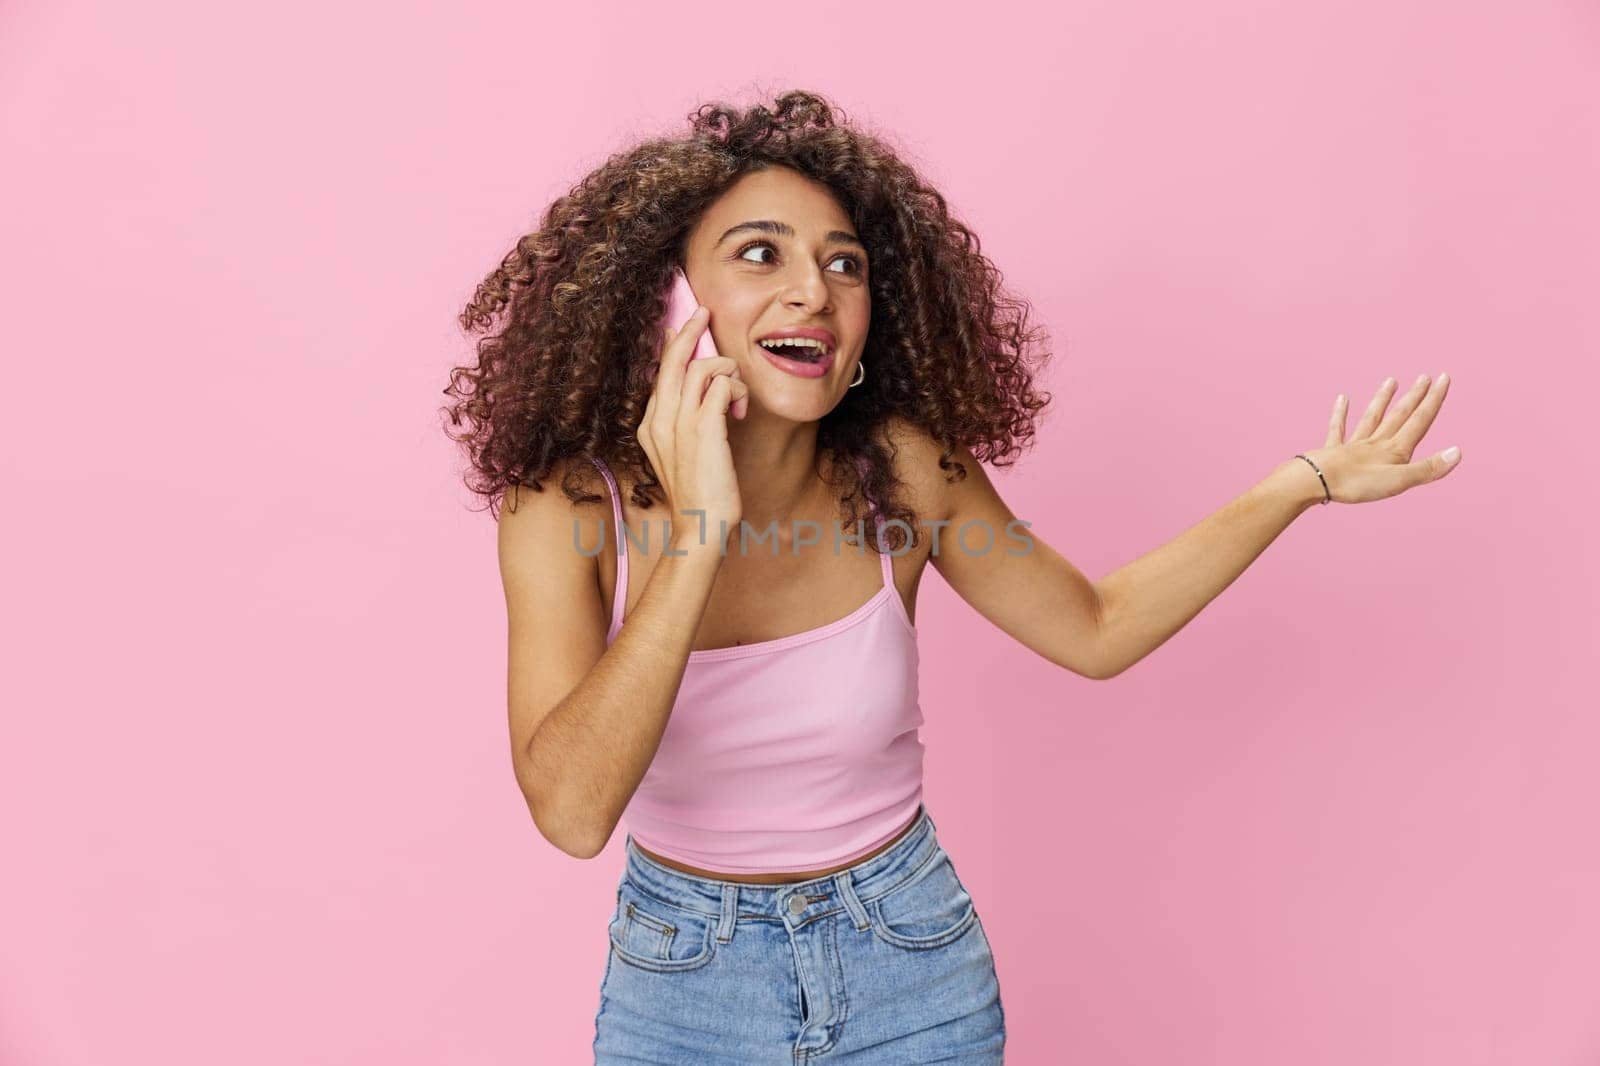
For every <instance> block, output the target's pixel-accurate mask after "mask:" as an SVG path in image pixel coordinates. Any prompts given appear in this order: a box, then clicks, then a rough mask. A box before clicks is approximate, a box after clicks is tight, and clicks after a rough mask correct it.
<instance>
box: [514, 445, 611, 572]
mask: <svg viewBox="0 0 1600 1066" xmlns="http://www.w3.org/2000/svg"><path fill="white" fill-rule="evenodd" d="M569 475H570V478H571V480H572V481H573V482H574V484H575V485H576V486H577V488H578V489H579V490H580V491H581V492H582V493H584V494H587V495H594V496H596V497H597V498H596V499H592V500H587V501H576V502H575V501H573V500H572V499H570V498H569V497H568V496H567V494H566V491H565V489H564V488H563V484H564V483H565V481H567V480H568V478H569ZM610 515H611V505H610V500H609V490H608V489H607V487H606V483H605V480H604V478H602V476H601V474H600V471H599V470H598V469H597V468H596V467H595V465H594V464H593V463H591V462H590V461H589V460H588V459H585V458H583V457H581V456H577V457H572V458H568V459H561V460H557V461H556V463H555V464H554V465H553V466H552V467H551V469H550V472H549V473H548V474H547V475H546V476H545V477H543V478H540V479H539V487H538V488H537V489H536V488H534V487H533V486H532V485H513V486H512V487H511V488H509V489H507V490H506V492H505V496H504V498H503V499H502V501H501V504H500V516H499V523H500V528H499V547H500V562H501V566H502V570H503V571H504V570H506V568H510V569H511V570H512V571H516V572H520V573H522V574H523V575H524V576H531V574H529V573H528V571H529V570H533V571H535V572H542V573H541V576H544V577H548V576H549V571H550V570H551V569H566V570H569V571H570V570H576V571H584V570H588V571H590V572H592V571H593V570H594V554H593V553H594V552H595V547H596V543H597V541H598V538H599V536H600V532H599V528H598V527H597V525H596V523H597V522H601V521H609V519H610ZM579 548H581V549H582V550H581V551H579V550H577V549H579ZM585 553H589V554H585ZM558 560H561V562H558ZM505 577H506V579H507V580H508V581H511V580H514V579H515V578H516V577H517V573H506V574H505Z"/></svg>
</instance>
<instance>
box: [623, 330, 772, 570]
mask: <svg viewBox="0 0 1600 1066" xmlns="http://www.w3.org/2000/svg"><path fill="white" fill-rule="evenodd" d="M710 317H711V313H710V311H708V310H707V309H706V308H704V307H701V308H700V309H699V310H697V311H696V312H695V313H694V315H693V316H692V317H691V318H690V319H689V321H688V322H687V323H685V324H684V327H683V328H682V329H681V330H678V331H677V332H676V333H671V334H669V336H668V337H667V339H666V342H665V343H664V344H663V345H662V349H661V362H660V365H659V366H657V368H656V379H655V383H654V385H653V387H652V388H651V391H650V399H649V400H648V401H647V402H646V403H645V408H644V417H643V419H642V421H641V422H640V423H639V428H638V430H637V432H636V433H635V434H634V436H635V437H636V438H637V439H638V441H639V446H640V447H641V448H643V449H644V453H645V455H646V456H647V457H648V458H649V459H650V465H651V466H652V467H653V468H654V469H655V473H656V479H657V480H658V481H660V482H661V485H662V487H663V488H664V489H665V490H666V494H667V506H668V508H669V513H668V518H669V519H670V520H671V523H672V538H673V541H674V542H675V543H676V545H677V546H678V547H679V548H680V549H682V548H687V547H689V546H691V545H699V544H701V543H704V544H707V545H716V546H717V547H718V549H719V551H720V550H721V549H722V547H723V545H724V544H725V541H724V540H723V539H722V538H723V537H725V536H726V535H727V534H728V533H729V532H731V531H733V530H734V529H736V528H737V527H738V525H739V519H740V518H741V517H742V516H743V506H742V503H741V501H740V498H739V482H738V478H737V477H736V476H735V474H734V469H733V452H732V451H731V450H730V449H729V447H728V422H727V419H728V416H729V414H730V409H731V413H732V415H733V417H735V418H743V417H744V416H745V414H746V413H747V411H748V408H749V396H750V386H749V385H747V384H745V383H744V381H743V380H742V379H741V378H740V377H739V364H738V363H737V362H736V361H735V360H733V359H730V358H729V357H727V356H725V355H719V356H717V357H715V358H712V359H696V360H694V361H693V362H690V361H689V353H690V352H692V351H693V350H694V346H695V342H696V341H698V340H699V338H700V333H701V331H702V330H705V329H708V328H710V327H709V325H708V323H709V322H710ZM686 512H690V513H686ZM692 512H704V522H705V525H704V526H702V525H701V524H700V523H701V516H700V515H699V514H696V513H692ZM719 523H720V525H719ZM702 530H703V531H704V536H702V535H701V534H702Z"/></svg>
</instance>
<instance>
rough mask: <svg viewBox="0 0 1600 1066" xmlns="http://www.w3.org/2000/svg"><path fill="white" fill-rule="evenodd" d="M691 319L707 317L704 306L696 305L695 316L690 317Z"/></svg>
mask: <svg viewBox="0 0 1600 1066" xmlns="http://www.w3.org/2000/svg"><path fill="white" fill-rule="evenodd" d="M689 317H690V318H704V317H706V309H705V308H704V307H703V306H701V305H699V304H696V305H695V309H694V314H692V315H690V316H689Z"/></svg>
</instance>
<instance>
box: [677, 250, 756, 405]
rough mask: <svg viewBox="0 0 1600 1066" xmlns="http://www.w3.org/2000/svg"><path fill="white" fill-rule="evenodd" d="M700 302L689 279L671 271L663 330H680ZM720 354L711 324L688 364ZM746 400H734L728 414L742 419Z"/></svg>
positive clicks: (698, 342)
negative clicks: (670, 289) (670, 287)
mask: <svg viewBox="0 0 1600 1066" xmlns="http://www.w3.org/2000/svg"><path fill="white" fill-rule="evenodd" d="M699 303H700V301H699V300H698V299H696V298H695V295H694V290H693V289H691V288H689V278H688V277H687V276H686V275H685V274H684V272H683V271H682V270H678V269H676V268H674V270H673V271H672V292H671V293H670V294H669V295H668V297H667V317H666V318H665V320H664V321H663V333H662V336H665V335H666V333H665V330H669V329H673V330H681V329H683V327H684V325H685V324H686V323H687V322H688V321H689V316H690V315H692V314H694V309H695V307H696V306H698V305H699ZM720 354H721V353H720V352H718V351H717V345H716V342H715V341H713V340H712V339H711V324H710V323H707V324H706V328H705V329H703V330H701V331H700V338H699V339H698V340H696V341H695V342H694V351H692V352H690V353H689V362H691V363H692V362H694V361H695V360H696V359H713V358H715V357H716V356H718V355H720ZM660 361H661V353H660V352H657V353H656V362H658V363H659V362H660ZM749 407H750V401H749V400H748V399H743V400H735V401H734V402H733V406H731V407H729V408H728V414H729V415H730V416H732V417H734V418H743V417H744V416H745V415H746V414H747V413H748V411H749Z"/></svg>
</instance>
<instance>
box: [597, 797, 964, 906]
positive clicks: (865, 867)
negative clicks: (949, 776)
mask: <svg viewBox="0 0 1600 1066" xmlns="http://www.w3.org/2000/svg"><path fill="white" fill-rule="evenodd" d="M936 828H937V827H936V826H935V825H934V824H933V818H932V817H931V816H929V814H928V808H927V805H926V804H923V805H922V806H920V807H918V809H917V817H916V820H915V821H913V822H912V823H911V828H909V829H907V830H906V832H905V835H904V836H902V837H901V838H900V839H899V840H897V841H895V842H894V844H893V845H892V846H890V847H889V848H888V849H887V850H886V851H883V852H880V853H879V854H877V855H874V856H872V857H871V858H868V859H865V860H863V861H861V862H858V863H856V864H855V865H853V866H847V867H845V868H844V869H843V870H838V871H835V872H834V873H831V874H824V875H822V876H821V877H816V878H813V879H811V880H809V881H792V882H787V883H785V884H776V885H763V884H752V883H749V882H746V881H725V880H721V879H718V878H711V877H701V876H699V875H697V874H690V873H684V872H683V871H682V870H674V869H672V868H671V867H668V866H663V865H662V864H661V863H659V862H656V861H655V860H654V859H652V858H650V857H649V856H647V855H645V854H644V853H643V852H641V851H640V850H639V848H638V846H637V845H636V844H634V842H633V837H632V835H631V834H630V835H629V836H628V838H627V848H626V850H627V861H626V862H625V863H624V866H623V876H624V877H626V878H627V880H629V881H631V882H632V883H633V884H634V885H635V886H637V887H638V888H639V889H641V890H643V891H644V892H647V893H649V894H650V895H652V896H656V897H657V898H659V899H661V900H664V901H665V902H668V903H671V904H673V905H674V906H677V907H682V908H683V909H684V910H688V911H694V912H697V913H699V914H705V915H711V916H713V917H718V916H720V917H725V918H728V919H730V920H731V919H732V917H734V916H735V915H734V910H735V908H736V909H737V915H736V916H737V917H739V918H752V917H754V918H779V919H783V920H785V921H790V922H792V921H793V920H794V919H795V918H797V917H799V916H800V915H802V914H806V915H815V914H817V913H818V912H821V911H831V910H833V909H834V908H835V907H836V906H839V907H849V909H850V910H852V911H854V910H855V907H854V906H850V904H851V903H854V902H857V901H859V902H860V903H867V902H870V901H871V900H874V899H877V898H878V897H880V896H883V895H886V894H887V893H889V892H890V891H892V890H893V889H895V888H896V887H897V886H899V884H900V883H901V882H902V881H904V880H906V879H907V878H909V877H913V876H915V875H916V873H917V871H918V870H920V869H922V867H923V866H924V865H925V864H927V863H928V862H929V861H931V860H932V859H933V858H934V857H935V856H936V855H937V854H938V853H939V851H940V845H939V841H938V838H937V836H936V834H935V829H936ZM852 897H853V899H852ZM797 899H798V900H800V901H802V902H801V903H798V904H797V903H795V902H794V901H795V900H797ZM847 901H848V902H847ZM819 905H820V906H819Z"/></svg>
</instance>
